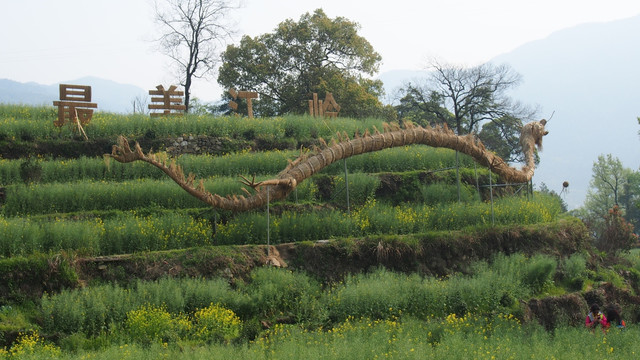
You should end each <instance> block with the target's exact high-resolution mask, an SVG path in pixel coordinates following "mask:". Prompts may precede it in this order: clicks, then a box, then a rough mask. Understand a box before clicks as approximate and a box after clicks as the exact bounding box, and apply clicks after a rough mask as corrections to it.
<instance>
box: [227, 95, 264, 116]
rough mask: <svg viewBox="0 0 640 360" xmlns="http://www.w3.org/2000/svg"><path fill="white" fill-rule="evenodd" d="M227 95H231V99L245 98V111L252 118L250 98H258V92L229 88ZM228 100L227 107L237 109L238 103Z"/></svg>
mask: <svg viewBox="0 0 640 360" xmlns="http://www.w3.org/2000/svg"><path fill="white" fill-rule="evenodd" d="M229 95H231V97H232V98H233V100H237V99H247V111H248V113H249V117H250V118H252V117H253V103H252V102H251V99H257V98H258V93H257V92H255V91H236V89H233V88H231V89H229ZM233 100H231V101H229V107H230V108H231V109H233V110H234V111H235V110H238V103H237V102H235V101H233Z"/></svg>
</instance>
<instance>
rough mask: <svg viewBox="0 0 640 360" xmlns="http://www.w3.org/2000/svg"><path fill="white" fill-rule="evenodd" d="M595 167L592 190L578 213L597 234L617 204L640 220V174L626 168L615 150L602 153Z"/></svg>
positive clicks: (627, 216)
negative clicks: (612, 153) (639, 209)
mask: <svg viewBox="0 0 640 360" xmlns="http://www.w3.org/2000/svg"><path fill="white" fill-rule="evenodd" d="M592 171H593V174H592V177H591V181H590V183H589V190H587V196H586V198H585V202H584V206H583V208H582V209H581V210H580V211H578V212H577V214H578V216H579V217H581V218H582V219H583V220H584V221H585V222H586V223H587V224H588V225H589V226H590V227H591V228H592V229H593V230H594V232H595V233H597V234H601V233H602V231H603V226H604V225H605V224H604V217H605V215H607V214H609V213H610V211H611V209H613V208H614V207H616V208H617V212H619V213H620V214H621V216H623V217H624V218H625V220H626V221H628V222H630V223H631V224H632V225H633V224H638V213H639V211H638V199H640V174H639V173H638V172H634V171H632V170H631V169H628V168H625V167H624V166H623V165H622V162H621V161H620V160H619V159H618V158H616V157H614V156H612V155H611V154H607V155H606V156H605V155H600V156H598V160H597V161H596V162H594V163H593V169H592Z"/></svg>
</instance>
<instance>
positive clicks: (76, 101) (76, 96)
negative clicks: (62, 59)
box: [53, 84, 98, 127]
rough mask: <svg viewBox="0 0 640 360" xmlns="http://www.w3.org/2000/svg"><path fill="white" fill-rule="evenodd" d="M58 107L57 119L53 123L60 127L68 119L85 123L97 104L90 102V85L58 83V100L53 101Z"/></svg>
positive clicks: (88, 120)
mask: <svg viewBox="0 0 640 360" xmlns="http://www.w3.org/2000/svg"><path fill="white" fill-rule="evenodd" d="M53 105H54V106H57V107H58V120H56V121H54V122H53V124H54V125H55V126H57V127H61V126H62V125H64V124H66V123H67V122H69V121H73V122H79V123H80V124H82V125H87V124H88V123H89V122H90V121H91V117H92V116H93V110H92V109H95V108H97V107H98V104H95V103H92V102H91V86H85V85H68V84H60V100H59V101H54V102H53Z"/></svg>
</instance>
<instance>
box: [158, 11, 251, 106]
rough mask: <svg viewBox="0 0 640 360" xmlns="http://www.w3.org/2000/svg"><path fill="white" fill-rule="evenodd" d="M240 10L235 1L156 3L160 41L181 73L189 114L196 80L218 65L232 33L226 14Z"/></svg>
mask: <svg viewBox="0 0 640 360" xmlns="http://www.w3.org/2000/svg"><path fill="white" fill-rule="evenodd" d="M238 7H239V5H237V4H236V1H234V0H156V3H155V19H156V21H157V22H158V23H159V24H160V25H161V26H162V27H163V29H164V30H165V32H164V33H163V35H162V37H161V38H160V39H158V42H159V43H160V46H161V48H162V50H163V52H164V53H165V54H166V55H167V56H169V57H170V58H171V59H173V60H174V61H175V64H176V65H177V67H178V70H179V71H180V73H181V75H180V85H182V86H183V87H184V104H185V106H186V108H187V112H188V111H189V99H190V95H191V85H192V83H193V79H194V78H202V77H206V76H207V75H209V74H211V73H212V72H213V70H214V69H215V66H216V65H217V64H218V63H219V61H220V59H219V51H218V49H219V48H221V47H223V46H224V45H225V42H226V40H228V39H230V38H231V35H232V33H233V29H232V24H230V23H229V22H228V16H227V15H228V13H229V11H231V10H233V9H236V8H238Z"/></svg>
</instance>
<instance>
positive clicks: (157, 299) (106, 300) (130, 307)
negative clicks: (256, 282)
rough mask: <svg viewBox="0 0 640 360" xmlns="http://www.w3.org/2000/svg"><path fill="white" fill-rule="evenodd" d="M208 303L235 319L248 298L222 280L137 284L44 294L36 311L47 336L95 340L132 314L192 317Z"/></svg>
mask: <svg viewBox="0 0 640 360" xmlns="http://www.w3.org/2000/svg"><path fill="white" fill-rule="evenodd" d="M212 302H213V303H216V304H218V305H219V306H223V307H225V308H227V309H235V310H234V312H235V313H238V311H240V312H241V311H242V310H243V309H246V308H247V306H248V305H247V299H246V297H245V296H244V295H243V294H241V293H238V292H236V291H233V290H232V289H231V288H230V286H229V284H228V283H227V282H226V281H224V280H223V279H214V280H203V279H160V280H158V281H151V282H144V281H137V282H136V283H134V284H133V285H132V286H130V287H121V286H118V285H112V284H109V285H97V286H91V287H86V288H81V289H76V290H63V291H61V292H60V293H58V294H45V295H44V296H43V297H42V299H41V302H40V308H41V311H42V318H43V325H42V326H43V329H44V330H45V331H47V332H48V333H63V334H73V333H76V332H81V333H84V334H85V335H89V336H97V335H99V334H101V333H104V332H109V331H112V330H114V329H115V327H114V326H117V325H118V324H122V323H123V322H124V321H125V320H126V319H127V317H128V314H129V313H130V312H132V311H136V310H140V309H141V308H143V307H145V306H146V307H152V308H153V309H161V310H163V311H166V312H167V313H171V314H180V313H183V314H188V313H191V314H192V313H195V312H197V311H198V310H199V309H205V308H207V307H209V306H210V305H211V303H212ZM152 312H153V311H152Z"/></svg>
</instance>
